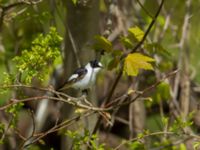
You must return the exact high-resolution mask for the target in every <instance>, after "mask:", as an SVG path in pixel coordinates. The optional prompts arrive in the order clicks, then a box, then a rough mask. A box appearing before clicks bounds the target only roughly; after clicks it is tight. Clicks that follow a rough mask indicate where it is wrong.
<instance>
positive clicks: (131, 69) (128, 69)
mask: <svg viewBox="0 0 200 150" xmlns="http://www.w3.org/2000/svg"><path fill="white" fill-rule="evenodd" d="M154 61H155V60H154V59H153V58H151V57H148V56H145V55H142V54H140V53H133V54H129V55H128V56H127V57H126V58H125V63H124V72H125V73H126V74H127V75H130V76H136V75H138V72H139V69H145V70H153V66H152V65H151V64H150V63H149V62H154Z"/></svg>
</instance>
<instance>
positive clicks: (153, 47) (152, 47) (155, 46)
mask: <svg viewBox="0 0 200 150" xmlns="http://www.w3.org/2000/svg"><path fill="white" fill-rule="evenodd" d="M145 48H146V49H147V50H148V51H149V52H150V53H152V54H158V55H160V56H163V57H166V58H168V57H171V54H170V53H169V52H168V51H167V50H166V49H165V48H164V47H163V46H162V45H160V44H159V43H150V44H149V43H148V44H145Z"/></svg>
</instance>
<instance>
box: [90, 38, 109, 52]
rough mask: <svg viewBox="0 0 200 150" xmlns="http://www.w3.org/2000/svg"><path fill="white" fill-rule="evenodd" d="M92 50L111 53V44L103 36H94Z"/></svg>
mask: <svg viewBox="0 0 200 150" xmlns="http://www.w3.org/2000/svg"><path fill="white" fill-rule="evenodd" d="M94 49H95V50H97V51H101V50H105V51H106V52H111V51H112V50H113V48H112V43H111V42H110V41H109V40H107V39H106V38H105V37H103V36H99V35H97V36H95V43H94Z"/></svg>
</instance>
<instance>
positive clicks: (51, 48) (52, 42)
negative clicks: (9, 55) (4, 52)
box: [13, 27, 62, 83]
mask: <svg viewBox="0 0 200 150" xmlns="http://www.w3.org/2000/svg"><path fill="white" fill-rule="evenodd" d="M61 41H62V37H60V36H59V35H58V33H57V32H56V29H55V28H54V27H51V28H50V31H49V33H48V34H46V35H43V34H40V35H38V37H37V38H36V39H34V40H33V42H32V44H31V47H30V49H28V50H23V51H22V54H21V56H16V57H15V58H14V59H13V60H14V61H15V62H16V67H17V69H18V71H19V72H21V73H22V78H23V77H24V78H25V79H24V80H25V82H26V83H30V82H31V81H32V78H33V77H37V79H39V80H43V79H44V77H45V75H47V74H48V71H49V68H52V64H53V62H54V61H55V60H56V59H57V58H58V57H59V56H60V50H59V48H60V44H61Z"/></svg>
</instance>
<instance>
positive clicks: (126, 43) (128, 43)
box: [120, 37, 134, 49]
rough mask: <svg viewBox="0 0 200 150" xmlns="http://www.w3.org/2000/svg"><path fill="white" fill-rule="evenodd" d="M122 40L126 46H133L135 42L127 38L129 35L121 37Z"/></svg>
mask: <svg viewBox="0 0 200 150" xmlns="http://www.w3.org/2000/svg"><path fill="white" fill-rule="evenodd" d="M120 42H121V43H122V44H123V45H124V46H125V47H126V48H130V49H131V48H133V46H134V45H133V42H132V41H131V40H130V39H129V38H127V37H121V38H120Z"/></svg>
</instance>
